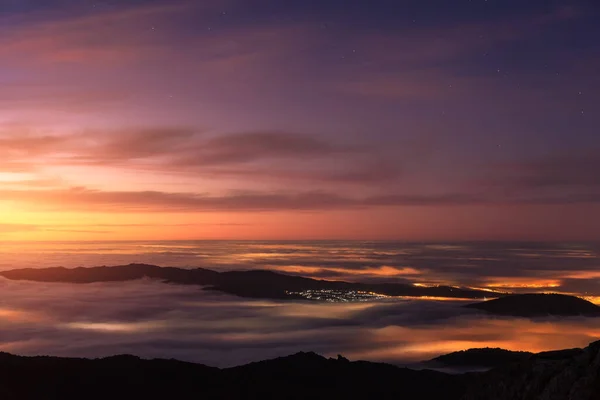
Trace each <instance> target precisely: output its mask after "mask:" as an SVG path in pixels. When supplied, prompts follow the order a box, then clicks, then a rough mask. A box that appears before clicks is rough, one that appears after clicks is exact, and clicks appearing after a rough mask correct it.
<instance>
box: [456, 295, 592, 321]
mask: <svg viewBox="0 0 600 400" xmlns="http://www.w3.org/2000/svg"><path fill="white" fill-rule="evenodd" d="M465 307H469V308H475V309H478V310H483V311H486V312H488V313H491V314H496V315H509V316H516V317H543V316H549V315H550V316H552V315H554V316H563V317H566V316H589V317H597V316H600V307H598V306H597V305H595V304H593V303H590V302H589V301H587V300H584V299H581V298H579V297H575V296H567V295H564V294H541V293H531V294H518V295H510V296H504V297H501V298H498V299H495V300H489V301H484V302H482V303H475V304H469V305H466V306H465Z"/></svg>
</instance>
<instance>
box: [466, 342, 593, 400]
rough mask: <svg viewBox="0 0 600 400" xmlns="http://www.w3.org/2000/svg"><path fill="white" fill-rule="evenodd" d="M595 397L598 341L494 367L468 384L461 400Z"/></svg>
mask: <svg viewBox="0 0 600 400" xmlns="http://www.w3.org/2000/svg"><path fill="white" fill-rule="evenodd" d="M484 399H485V400H509V399H510V400H598V399H600V342H595V343H592V344H591V345H590V346H589V347H587V348H585V349H583V350H581V349H573V350H565V351H558V352H547V353H540V354H537V355H534V356H533V357H531V358H530V359H529V360H526V361H523V362H519V363H515V364H510V365H506V366H503V367H499V368H496V369H493V370H491V371H489V372H487V373H485V374H482V375H480V376H478V377H477V379H474V380H473V382H471V383H470V384H469V387H468V389H467V394H466V395H465V396H464V397H463V400H484Z"/></svg>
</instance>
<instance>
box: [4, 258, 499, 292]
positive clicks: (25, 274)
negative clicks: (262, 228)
mask: <svg viewBox="0 0 600 400" xmlns="http://www.w3.org/2000/svg"><path fill="white" fill-rule="evenodd" d="M0 276H3V277H5V278H7V279H13V280H28V281H37V282H66V283H93V282H124V281H130V280H135V279H142V278H152V279H158V280H161V281H164V282H167V283H174V284H182V285H199V286H205V287H206V288H207V289H210V290H217V291H220V292H224V293H228V294H233V295H237V296H241V297H249V298H263V299H318V298H328V296H338V297H340V296H347V298H348V300H352V297H353V296H363V297H364V296H369V295H373V296H376V295H383V296H415V297H425V296H427V297H448V298H463V299H482V298H484V297H485V296H489V295H490V293H489V292H486V291H482V290H472V289H459V288H455V287H449V286H435V287H421V286H414V285H411V284H403V283H355V282H342V281H324V280H317V279H311V278H303V277H300V276H292V275H285V274H280V273H277V272H273V271H267V270H252V271H230V272H216V271H212V270H209V269H204V268H195V269H183V268H172V267H159V266H156V265H146V264H129V265H122V266H117V267H92V268H73V269H68V268H62V267H57V268H41V269H35V268H27V269H16V270H11V271H0ZM500 295H501V294H495V296H500Z"/></svg>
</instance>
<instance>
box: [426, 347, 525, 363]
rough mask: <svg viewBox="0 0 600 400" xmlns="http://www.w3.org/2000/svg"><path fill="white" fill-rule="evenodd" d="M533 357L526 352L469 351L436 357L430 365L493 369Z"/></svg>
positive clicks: (489, 349) (499, 350) (500, 350)
mask: <svg viewBox="0 0 600 400" xmlns="http://www.w3.org/2000/svg"><path fill="white" fill-rule="evenodd" d="M531 356H533V353H529V352H526V351H510V350H504V349H498V348H496V349H492V348H483V349H469V350H463V351H457V352H454V353H450V354H445V355H442V356H439V357H436V358H434V359H432V360H430V361H429V363H437V364H438V365H441V366H446V367H485V368H492V367H497V366H500V365H506V364H512V363H515V362H519V361H524V360H527V359H529V358H530V357H531Z"/></svg>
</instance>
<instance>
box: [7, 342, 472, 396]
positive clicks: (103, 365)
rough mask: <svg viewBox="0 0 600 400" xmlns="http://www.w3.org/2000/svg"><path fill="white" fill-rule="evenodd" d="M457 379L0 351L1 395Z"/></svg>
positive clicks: (300, 363)
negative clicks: (20, 353)
mask: <svg viewBox="0 0 600 400" xmlns="http://www.w3.org/2000/svg"><path fill="white" fill-rule="evenodd" d="M464 390H465V384H464V380H463V379H457V378H456V377H453V376H451V375H446V374H443V373H439V372H434V371H413V370H409V369H403V368H398V367H395V366H392V365H386V364H377V363H369V362H349V361H347V360H345V359H343V358H340V359H326V358H324V357H321V356H319V355H317V354H314V353H298V354H296V355H293V356H289V357H283V358H278V359H275V360H270V361H263V362H258V363H253V364H249V365H245V366H240V367H236V368H230V369H222V370H219V369H216V368H211V367H206V366H203V365H197V364H189V363H183V362H179V361H173V360H141V359H139V358H137V357H133V356H117V357H110V358H105V359H99V360H86V359H73V358H71V359H66V358H53V357H33V358H26V357H17V356H12V355H9V354H0V396H1V397H0V398H2V400H29V399H32V400H33V399H35V400H39V399H44V400H54V399H57V400H58V399H61V400H70V399H77V400H80V399H92V400H93V399H98V400H100V399H102V400H106V399H127V400H130V399H187V398H200V399H342V398H381V399H398V398H401V399H424V400H427V399H432V400H433V399H441V398H450V399H456V398H458V397H459V396H460V395H461V394H462V393H464Z"/></svg>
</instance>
